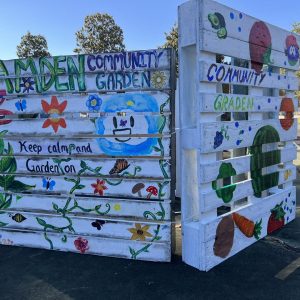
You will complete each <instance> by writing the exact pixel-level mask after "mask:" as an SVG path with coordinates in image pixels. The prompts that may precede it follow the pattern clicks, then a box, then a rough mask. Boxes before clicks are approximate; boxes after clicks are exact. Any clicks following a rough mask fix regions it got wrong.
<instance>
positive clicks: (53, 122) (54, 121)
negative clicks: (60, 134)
mask: <svg viewBox="0 0 300 300" xmlns="http://www.w3.org/2000/svg"><path fill="white" fill-rule="evenodd" d="M67 104H68V102H67V101H66V100H65V101H63V102H62V103H58V100H57V97H56V96H52V97H51V103H50V104H49V103H47V102H46V101H45V100H42V107H43V110H44V111H45V113H47V114H50V115H51V117H50V118H48V119H47V120H46V121H45V122H44V124H43V128H47V127H49V126H52V128H53V130H54V132H55V133H56V132H57V130H58V128H59V126H60V127H62V128H66V127H67V124H66V121H65V119H64V118H59V115H61V114H62V113H63V111H64V110H65V109H66V106H67Z"/></svg>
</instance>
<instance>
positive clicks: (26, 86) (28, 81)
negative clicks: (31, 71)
mask: <svg viewBox="0 0 300 300" xmlns="http://www.w3.org/2000/svg"><path fill="white" fill-rule="evenodd" d="M22 80H23V83H21V84H20V87H22V88H23V93H25V92H27V93H29V90H32V91H33V90H34V88H33V85H34V81H33V80H32V78H31V77H27V78H26V77H22Z"/></svg>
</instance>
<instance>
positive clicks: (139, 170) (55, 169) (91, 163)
mask: <svg viewBox="0 0 300 300" xmlns="http://www.w3.org/2000/svg"><path fill="white" fill-rule="evenodd" d="M4 160H7V158H6V156H0V162H3V161H4ZM15 162H16V165H17V169H16V173H15V174H28V175H29V174H33V175H34V174H40V175H46V176H50V177H51V176H52V175H77V174H78V173H79V172H81V170H82V167H83V168H85V172H84V174H85V176H93V175H95V174H94V171H93V170H95V169H96V168H98V169H97V170H98V174H100V173H101V176H102V177H110V178H121V177H130V178H134V177H143V178H146V177H148V178H160V179H161V178H170V176H171V175H170V168H171V165H170V164H171V163H170V161H169V160H160V159H150V158H149V159H141V158H140V159H133V158H130V157H129V158H122V159H108V158H102V159H99V158H94V159H89V158H84V159H80V158H77V157H72V158H71V157H69V158H68V157H48V158H45V157H28V156H27V157H26V156H16V157H15ZM86 167H87V168H86ZM0 171H2V172H3V173H5V174H8V173H10V170H9V166H8V167H7V168H4V166H2V167H1V165H0Z"/></svg>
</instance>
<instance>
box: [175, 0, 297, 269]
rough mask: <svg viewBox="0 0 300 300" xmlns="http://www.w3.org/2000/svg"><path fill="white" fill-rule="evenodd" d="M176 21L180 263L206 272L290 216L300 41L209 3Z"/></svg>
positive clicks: (198, 2)
mask: <svg viewBox="0 0 300 300" xmlns="http://www.w3.org/2000/svg"><path fill="white" fill-rule="evenodd" d="M178 23H179V70H180V73H179V88H180V92H179V93H180V99H179V103H180V128H181V134H180V139H181V155H180V160H181V173H180V177H181V197H182V231H183V233H182V234H183V245H182V248H183V260H184V261H185V262H186V263H188V264H190V265H192V266H194V267H196V268H198V269H200V270H206V271H207V270H209V269H211V268H212V267H214V266H216V265H218V264H219V263H221V262H222V261H224V260H225V259H227V258H229V257H231V256H232V255H234V254H236V253H237V252H239V251H241V250H242V249H244V248H246V247H247V246H249V245H251V244H253V243H254V242H255V241H257V240H259V239H261V238H263V237H264V236H266V235H267V234H270V233H272V232H274V231H275V230H277V229H279V228H281V227H282V226H283V225H285V224H287V223H288V222H290V221H292V220H293V219H294V218H295V208H296V205H295V201H296V192H295V187H293V185H292V181H293V180H294V179H295V178H296V170H295V166H293V160H294V159H295V158H296V149H295V146H294V145H293V140H294V139H295V138H296V135H297V121H296V120H295V121H294V117H293V113H294V111H296V110H297V107H298V102H297V99H296V98H295V97H294V91H295V90H297V89H298V79H297V77H296V76H295V74H294V72H295V71H296V70H298V69H299V45H300V37H299V36H298V35H296V34H294V33H291V32H287V31H285V30H283V29H280V28H278V27H275V26H273V25H270V24H266V23H265V22H263V21H260V20H257V19H255V18H253V17H250V16H248V15H246V14H244V13H243V12H239V11H236V10H234V9H231V8H229V7H226V6H223V5H221V4H219V3H217V2H214V1H211V0H191V1H188V2H186V3H184V4H183V5H181V6H180V7H179V22H178ZM282 70H285V72H283V71H282Z"/></svg>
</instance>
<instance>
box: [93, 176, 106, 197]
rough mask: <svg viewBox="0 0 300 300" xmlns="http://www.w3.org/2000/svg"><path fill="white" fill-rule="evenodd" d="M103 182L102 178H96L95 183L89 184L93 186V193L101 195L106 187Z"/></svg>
mask: <svg viewBox="0 0 300 300" xmlns="http://www.w3.org/2000/svg"><path fill="white" fill-rule="evenodd" d="M104 183H105V182H104V180H100V179H97V183H92V184H91V186H92V187H93V188H94V194H99V195H100V196H103V191H105V190H107V187H106V186H105V185H104Z"/></svg>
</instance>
